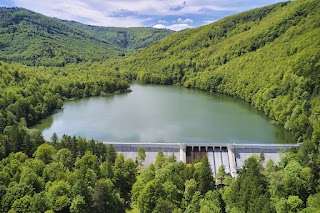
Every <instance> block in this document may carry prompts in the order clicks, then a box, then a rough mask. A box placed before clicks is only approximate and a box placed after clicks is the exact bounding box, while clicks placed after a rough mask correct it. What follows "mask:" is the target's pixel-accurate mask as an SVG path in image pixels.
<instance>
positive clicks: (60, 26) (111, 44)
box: [0, 8, 172, 66]
mask: <svg viewBox="0 0 320 213" xmlns="http://www.w3.org/2000/svg"><path fill="white" fill-rule="evenodd" d="M171 33H172V31H169V30H158V29H152V28H144V29H143V28H138V29H136V28H134V29H125V28H105V27H93V26H86V25H84V24H80V23H74V22H66V21H61V20H59V19H55V18H49V17H46V16H43V15H41V14H38V13H34V12H31V11H29V10H26V9H21V8H0V35H1V36H0V60H3V61H7V62H20V63H23V64H27V65H33V66H34V65H36V66H38V65H45V66H64V65H65V64H68V63H79V62H87V61H103V60H106V59H108V58H116V57H119V56H124V55H126V54H128V53H133V52H134V51H135V50H136V49H138V48H141V47H144V46H146V45H148V44H150V43H152V42H155V41H157V40H160V39H162V38H164V37H166V36H167V35H169V34H171Z"/></svg>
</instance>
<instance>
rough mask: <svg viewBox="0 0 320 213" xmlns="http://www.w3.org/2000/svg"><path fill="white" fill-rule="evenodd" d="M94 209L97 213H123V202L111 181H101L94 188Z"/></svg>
mask: <svg viewBox="0 0 320 213" xmlns="http://www.w3.org/2000/svg"><path fill="white" fill-rule="evenodd" d="M92 200H93V206H92V207H93V208H94V210H95V212H97V213H100V212H101V213H108V212H110V213H113V212H122V211H123V201H122V200H121V198H120V195H119V194H118V193H117V192H116V191H115V189H114V185H113V183H112V181H111V180H110V179H100V180H98V181H97V183H96V185H95V187H94V193H93V195H92Z"/></svg>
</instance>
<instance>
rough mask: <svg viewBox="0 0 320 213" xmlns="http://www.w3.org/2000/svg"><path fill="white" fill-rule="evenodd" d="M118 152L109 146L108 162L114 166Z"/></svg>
mask: <svg viewBox="0 0 320 213" xmlns="http://www.w3.org/2000/svg"><path fill="white" fill-rule="evenodd" d="M116 158H117V150H116V149H115V148H114V146H113V145H112V144H110V145H109V146H108V149H107V160H108V161H109V162H110V163H111V164H112V165H113V164H114V163H115V162H116Z"/></svg>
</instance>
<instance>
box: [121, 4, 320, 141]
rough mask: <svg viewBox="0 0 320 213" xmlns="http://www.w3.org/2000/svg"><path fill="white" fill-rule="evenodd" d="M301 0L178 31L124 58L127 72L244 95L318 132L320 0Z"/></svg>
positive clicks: (300, 135)
mask: <svg viewBox="0 0 320 213" xmlns="http://www.w3.org/2000/svg"><path fill="white" fill-rule="evenodd" d="M319 4H320V3H319V1H317V0H297V1H291V2H286V3H279V4H275V5H270V6H267V7H263V8H257V9H254V10H251V11H248V12H243V13H240V14H237V15H234V16H230V17H227V18H225V19H222V20H219V21H217V22H214V23H212V24H210V25H207V26H203V27H200V28H196V29H189V30H185V31H182V32H178V33H176V34H173V35H171V36H169V37H167V38H165V39H163V40H161V41H159V42H157V43H155V44H152V45H150V46H149V47H148V48H146V49H144V50H142V51H140V52H139V53H138V54H136V55H134V56H133V57H130V58H128V59H126V60H123V61H122V63H120V64H117V65H116V66H117V68H118V69H119V72H120V74H121V76H122V77H124V78H128V79H135V80H137V81H139V82H142V83H153V84H181V85H183V86H185V87H187V88H190V87H192V88H197V89H201V90H206V91H211V92H219V93H224V94H228V95H231V96H234V97H237V98H241V99H243V100H245V101H247V102H249V103H251V104H252V105H253V106H254V107H256V108H257V109H259V110H261V111H262V112H264V113H265V114H266V115H267V116H269V118H270V119H272V120H274V121H275V122H274V123H276V124H280V125H283V126H284V127H285V128H286V129H287V130H289V131H291V132H292V134H293V135H294V137H295V138H296V139H297V140H298V141H299V142H302V141H304V140H307V139H312V140H313V141H316V140H319V132H320V130H319V123H320V122H319V119H320V118H319V105H320V102H319V100H320V99H319V93H320V88H319V85H320V82H319V79H320V76H319V72H318V70H319V59H320V55H319V52H320V49H319V48H320V43H319V38H318V37H319V36H318V35H319V33H320V27H319V26H320V25H319V20H320V16H319V14H320V11H319V8H320V5H319Z"/></svg>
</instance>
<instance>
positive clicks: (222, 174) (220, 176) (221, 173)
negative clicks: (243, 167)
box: [216, 164, 227, 184]
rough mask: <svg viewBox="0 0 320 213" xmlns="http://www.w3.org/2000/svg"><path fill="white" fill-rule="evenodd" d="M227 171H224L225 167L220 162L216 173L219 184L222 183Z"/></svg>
mask: <svg viewBox="0 0 320 213" xmlns="http://www.w3.org/2000/svg"><path fill="white" fill-rule="evenodd" d="M226 175H227V173H226V171H225V167H224V165H223V164H221V166H219V168H218V173H217V176H216V177H217V178H218V179H219V180H220V184H222V183H223V180H224V179H225V177H226Z"/></svg>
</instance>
